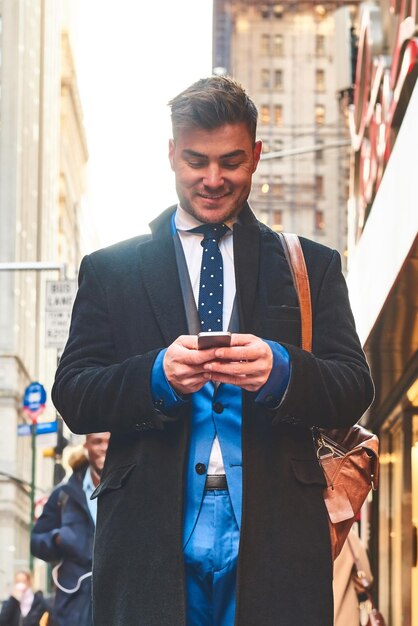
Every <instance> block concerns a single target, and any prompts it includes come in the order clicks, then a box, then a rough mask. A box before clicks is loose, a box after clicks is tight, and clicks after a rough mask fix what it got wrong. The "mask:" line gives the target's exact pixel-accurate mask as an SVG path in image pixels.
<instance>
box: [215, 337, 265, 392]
mask: <svg viewBox="0 0 418 626" xmlns="http://www.w3.org/2000/svg"><path fill="white" fill-rule="evenodd" d="M205 352H214V353H215V354H214V360H212V359H210V360H208V361H206V362H205V363H203V370H204V372H205V374H204V377H205V381H207V380H213V381H214V382H219V383H229V384H230V385H236V386H238V387H241V388H242V389H245V390H247V391H258V390H259V389H260V388H261V387H262V386H263V385H264V384H265V383H266V381H267V379H268V377H269V375H270V372H271V370H272V367H273V353H272V351H271V348H270V346H269V345H268V344H267V343H266V342H265V341H263V340H262V339H260V338H259V337H256V336H255V335H240V334H238V333H234V334H233V335H232V337H231V347H230V348H215V349H214V350H205Z"/></svg>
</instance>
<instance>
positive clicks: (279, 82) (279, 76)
mask: <svg viewBox="0 0 418 626" xmlns="http://www.w3.org/2000/svg"><path fill="white" fill-rule="evenodd" d="M274 88H275V89H279V90H281V89H283V71H282V70H274Z"/></svg>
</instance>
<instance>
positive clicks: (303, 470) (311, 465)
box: [291, 459, 327, 487]
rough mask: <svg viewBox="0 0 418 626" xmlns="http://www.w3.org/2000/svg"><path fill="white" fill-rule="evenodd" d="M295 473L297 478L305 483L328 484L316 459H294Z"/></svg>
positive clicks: (292, 462) (322, 485)
mask: <svg viewBox="0 0 418 626" xmlns="http://www.w3.org/2000/svg"><path fill="white" fill-rule="evenodd" d="M291 464H292V469H293V473H294V475H295V477H296V480H297V481H298V482H299V483H302V484H303V485H320V486H321V487H326V486H327V481H326V478H325V476H324V472H323V471H322V468H321V466H320V465H319V463H318V461H317V460H316V459H292V460H291Z"/></svg>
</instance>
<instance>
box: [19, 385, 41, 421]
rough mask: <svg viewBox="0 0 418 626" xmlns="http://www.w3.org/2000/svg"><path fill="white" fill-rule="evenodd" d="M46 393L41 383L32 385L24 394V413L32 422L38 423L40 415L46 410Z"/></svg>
mask: <svg viewBox="0 0 418 626" xmlns="http://www.w3.org/2000/svg"><path fill="white" fill-rule="evenodd" d="M45 403H46V391H45V387H44V386H43V385H41V383H38V382H33V383H30V385H28V386H27V387H26V389H25V392H24V394H23V401H22V404H23V412H24V413H25V414H26V415H28V416H29V417H30V418H31V420H32V422H35V421H36V418H37V417H38V415H41V413H43V411H44V409H45Z"/></svg>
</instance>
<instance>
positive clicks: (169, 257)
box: [138, 209, 187, 344]
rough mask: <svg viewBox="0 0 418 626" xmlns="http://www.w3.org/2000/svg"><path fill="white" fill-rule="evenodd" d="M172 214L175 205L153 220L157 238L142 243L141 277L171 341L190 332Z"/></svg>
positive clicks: (162, 327) (140, 255) (166, 338)
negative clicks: (175, 246) (173, 233)
mask: <svg viewBox="0 0 418 626" xmlns="http://www.w3.org/2000/svg"><path fill="white" fill-rule="evenodd" d="M171 214H172V209H170V210H168V211H165V212H164V213H163V214H162V216H160V218H158V220H156V221H155V222H153V223H152V224H151V229H152V231H153V238H152V239H151V240H149V241H147V242H145V243H142V244H140V245H139V246H138V253H139V259H140V272H141V280H142V281H143V285H144V287H145V289H146V291H147V293H148V296H149V300H150V304H151V307H152V309H153V311H154V315H155V320H156V321H157V324H158V325H159V327H160V330H161V332H162V334H163V336H164V339H165V341H166V342H167V344H170V343H172V342H173V341H174V340H175V339H176V338H177V337H178V336H179V335H182V334H187V319H186V314H185V310H184V303H183V297H182V292H181V286H180V281H179V275H178V271H177V263H176V256H175V250H174V243H173V237H172V234H171V232H170V217H171Z"/></svg>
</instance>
